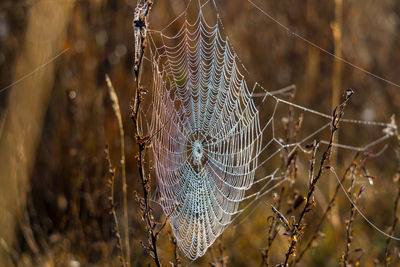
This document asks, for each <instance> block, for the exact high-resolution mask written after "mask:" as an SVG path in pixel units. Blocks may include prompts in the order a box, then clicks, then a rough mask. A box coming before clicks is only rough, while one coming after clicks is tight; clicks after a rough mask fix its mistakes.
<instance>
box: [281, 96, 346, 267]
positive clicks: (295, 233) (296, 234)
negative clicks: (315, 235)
mask: <svg viewBox="0 0 400 267" xmlns="http://www.w3.org/2000/svg"><path fill="white" fill-rule="evenodd" d="M352 94H353V92H352V91H350V90H349V91H346V94H345V100H344V102H343V103H342V104H341V105H339V106H337V107H336V108H335V109H334V111H333V115H332V125H331V135H330V139H329V143H328V147H327V148H326V150H325V152H324V153H323V155H322V158H321V162H320V165H319V169H318V172H317V174H316V175H315V176H314V175H313V173H314V166H315V155H316V151H317V149H318V142H315V143H314V147H313V159H312V162H311V166H310V185H309V190H308V193H307V197H306V203H305V205H304V208H303V210H302V211H301V213H300V216H299V218H298V220H297V222H296V224H294V225H293V227H292V229H291V233H290V245H289V249H288V251H287V252H286V254H285V261H284V264H283V266H285V267H286V266H289V260H290V257H291V256H292V255H293V254H295V251H296V245H297V242H298V241H299V238H300V237H301V234H302V232H303V228H304V226H303V225H302V220H303V218H304V216H305V215H306V213H308V212H310V211H311V209H312V205H313V204H314V197H313V195H314V191H315V187H316V184H317V182H318V181H319V179H320V178H321V176H322V173H323V170H324V167H325V164H326V162H327V161H328V160H329V158H330V155H331V151H332V146H333V141H334V138H335V133H336V131H337V130H338V129H339V123H340V120H341V119H342V117H343V112H344V108H345V106H346V104H347V102H348V101H349V99H350V97H351V95H352Z"/></svg>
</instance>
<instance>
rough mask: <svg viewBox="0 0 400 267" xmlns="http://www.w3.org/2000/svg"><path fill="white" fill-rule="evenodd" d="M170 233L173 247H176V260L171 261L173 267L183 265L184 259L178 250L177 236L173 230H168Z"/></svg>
mask: <svg viewBox="0 0 400 267" xmlns="http://www.w3.org/2000/svg"><path fill="white" fill-rule="evenodd" d="M168 235H169V240H170V241H171V243H172V245H173V247H174V260H175V262H174V263H172V262H170V263H171V266H172V267H182V261H181V257H180V256H179V252H178V243H177V242H176V238H175V236H174V235H173V234H172V232H171V231H168Z"/></svg>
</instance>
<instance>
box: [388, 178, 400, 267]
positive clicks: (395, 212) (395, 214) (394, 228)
mask: <svg viewBox="0 0 400 267" xmlns="http://www.w3.org/2000/svg"><path fill="white" fill-rule="evenodd" d="M397 183H399V181H397ZM399 185H400V183H399ZM399 200H400V186H399V189H398V191H397V196H396V199H395V200H394V208H393V214H394V215H393V223H392V227H391V229H390V232H389V234H390V235H393V233H394V231H395V230H396V226H397V223H398V221H399V218H398V216H397V210H398V206H399ZM391 240H392V239H391V238H388V239H387V240H386V248H385V266H389V265H390V250H389V246H390V241H391Z"/></svg>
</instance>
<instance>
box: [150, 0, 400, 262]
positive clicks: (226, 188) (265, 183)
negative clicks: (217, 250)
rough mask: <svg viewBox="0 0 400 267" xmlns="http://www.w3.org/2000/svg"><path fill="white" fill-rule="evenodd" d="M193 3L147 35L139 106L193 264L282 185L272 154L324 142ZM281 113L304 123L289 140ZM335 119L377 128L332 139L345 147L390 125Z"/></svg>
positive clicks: (321, 119)
mask: <svg viewBox="0 0 400 267" xmlns="http://www.w3.org/2000/svg"><path fill="white" fill-rule="evenodd" d="M195 2H196V1H193V3H192V5H195V6H196V7H195V8H196V9H197V14H196V15H195V16H193V13H191V12H189V11H188V10H189V6H190V5H189V4H188V6H187V7H186V9H185V11H184V12H183V13H181V14H180V15H179V16H178V17H177V18H176V19H175V20H174V21H172V22H171V23H170V24H168V25H167V26H166V27H165V28H164V29H161V30H149V31H148V45H149V48H150V49H149V51H150V52H149V55H148V56H147V57H146V59H147V60H148V61H149V62H150V63H151V67H152V73H153V76H152V82H153V85H152V87H151V93H150V94H151V95H152V104H151V105H149V107H148V109H146V110H145V116H148V117H149V118H151V119H149V120H150V121H151V122H150V126H149V129H150V136H151V138H152V140H151V143H152V149H153V163H154V170H155V175H156V177H157V187H158V188H157V190H158V193H159V196H160V197H159V203H160V205H161V206H162V208H163V210H164V212H165V214H166V216H167V217H168V220H169V223H170V225H171V227H172V230H173V232H174V235H175V237H176V239H177V244H178V246H179V248H180V249H181V250H182V251H183V252H184V254H185V255H186V256H187V257H188V258H190V259H192V260H194V259H196V258H198V257H201V256H203V255H204V254H205V252H206V250H207V248H208V247H210V246H211V245H212V244H213V242H214V241H215V240H216V238H217V237H218V236H220V235H221V234H222V232H223V231H224V230H225V229H226V228H227V227H228V226H229V225H230V224H231V223H232V222H233V221H235V220H236V219H237V218H238V216H239V215H240V214H242V213H243V212H244V211H245V210H246V209H247V207H250V206H251V205H253V204H254V203H255V202H256V201H258V200H259V199H260V198H261V197H262V196H264V195H266V194H268V193H269V192H271V190H273V189H274V188H275V187H277V186H278V185H280V184H281V183H283V182H285V181H287V178H285V176H284V175H283V174H282V172H281V168H280V167H281V166H280V165H281V164H280V162H281V161H280V155H281V152H282V151H285V152H286V153H287V154H288V155H291V154H293V153H294V152H295V151H300V152H302V153H309V151H308V149H307V148H306V145H307V144H309V143H311V142H312V141H313V140H314V139H317V138H318V139H320V140H321V142H322V143H324V142H325V143H326V141H324V140H326V139H327V137H328V135H327V133H329V131H330V125H331V120H332V117H331V115H328V114H325V113H322V112H318V111H315V110H312V109H309V108H306V107H303V106H300V105H297V104H295V103H293V101H292V100H290V99H288V98H287V95H288V94H289V93H290V92H291V91H292V90H293V86H289V87H287V88H284V89H282V90H275V91H270V90H266V89H265V88H264V87H262V86H261V83H258V82H250V79H251V75H250V74H248V73H247V71H246V69H245V68H244V66H243V65H242V63H241V61H240V60H239V57H238V55H237V53H236V52H235V50H234V48H233V47H232V45H231V44H230V42H229V39H228V37H227V36H226V34H225V33H224V27H223V24H222V20H221V19H220V15H219V13H218V10H217V7H216V6H215V4H214V2H212V1H205V2H204V1H202V2H197V3H195ZM206 8H208V9H210V8H211V9H212V10H213V11H214V14H213V15H212V16H209V15H208V14H207V13H206V12H205V11H204V10H205V9H206ZM177 24H179V26H176V25H177ZM171 28H172V29H171ZM171 32H175V33H171ZM272 71H273V70H272ZM288 109H290V110H291V112H294V113H296V118H298V120H299V121H298V123H297V124H298V125H302V124H305V123H309V125H310V126H309V127H308V129H311V130H308V132H307V131H305V132H303V131H301V130H299V133H298V134H297V136H296V139H295V140H288V139H285V135H284V130H283V128H284V127H282V125H285V123H286V122H285V120H287V117H284V116H283V115H281V114H282V112H285V111H287V110H288ZM150 114H151V115H150ZM278 114H279V115H278ZM343 122H344V123H346V125H350V126H351V127H357V128H363V127H367V128H370V127H373V128H377V129H378V130H377V132H378V133H379V135H374V136H372V137H371V138H370V140H369V142H368V143H356V142H355V144H345V143H343V144H342V143H338V144H334V145H335V146H336V147H337V148H342V149H345V150H351V151H364V150H367V149H370V148H372V147H374V146H376V145H382V144H384V143H385V141H386V140H387V139H388V138H390V136H391V135H392V132H391V129H393V127H395V126H394V125H392V124H390V123H385V122H369V121H361V120H351V119H344V120H343ZM346 125H345V126H344V128H346ZM382 146H383V145H382Z"/></svg>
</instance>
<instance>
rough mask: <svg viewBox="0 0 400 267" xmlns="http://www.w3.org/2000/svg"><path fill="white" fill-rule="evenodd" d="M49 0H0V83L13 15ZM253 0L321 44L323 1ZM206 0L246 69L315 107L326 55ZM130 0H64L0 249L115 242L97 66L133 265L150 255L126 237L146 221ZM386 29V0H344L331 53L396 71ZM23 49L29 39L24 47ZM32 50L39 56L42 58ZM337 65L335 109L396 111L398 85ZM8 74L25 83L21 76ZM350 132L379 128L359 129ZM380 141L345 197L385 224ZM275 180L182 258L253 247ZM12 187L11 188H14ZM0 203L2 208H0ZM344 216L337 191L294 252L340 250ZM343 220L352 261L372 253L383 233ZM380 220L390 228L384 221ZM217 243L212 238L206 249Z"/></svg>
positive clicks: (344, 161) (317, 259)
mask: <svg viewBox="0 0 400 267" xmlns="http://www.w3.org/2000/svg"><path fill="white" fill-rule="evenodd" d="M58 1H59V0H54V1H47V0H39V1H27V0H3V1H1V3H0V89H1V88H4V87H6V86H7V85H9V84H11V83H12V82H13V81H15V80H16V79H17V78H18V77H14V73H15V71H16V62H17V61H18V58H20V57H21V51H23V49H24V47H25V45H26V43H25V42H26V40H27V39H26V38H25V34H26V30H27V28H28V26H29V25H27V24H28V19H27V18H28V16H29V13H30V11H31V9H32V8H33V7H34V6H35V5H48V6H49V12H52V10H51V8H53V9H54V10H53V12H57V8H56V7H55V6H56V5H57V4H56V3H57V2H58ZM50 2H51V4H50ZM185 2H187V1H183V0H168V1H161V0H159V1H155V5H154V7H153V10H152V14H151V16H150V27H151V28H154V29H160V28H163V26H165V25H167V24H168V22H169V21H171V20H172V19H174V18H175V17H176V16H177V15H178V14H179V13H180V12H182V11H183V9H184V8H185V5H186V3H185ZM258 2H259V3H258ZM258 2H257V3H258V4H259V5H260V6H261V7H262V8H263V9H265V10H268V12H269V13H271V14H272V15H273V16H274V17H276V18H277V19H279V20H280V21H281V22H283V23H284V24H286V25H288V26H290V28H291V29H293V30H295V31H296V32H299V33H302V34H303V35H304V36H305V37H306V38H307V39H309V40H311V41H313V42H315V43H317V44H318V45H320V46H321V47H323V48H324V49H326V50H328V51H330V52H333V51H334V41H333V35H332V28H331V25H332V22H333V21H334V19H335V17H334V9H335V1H333V0H331V1H318V0H306V1H289V0H280V1H258ZM217 3H218V5H219V8H220V13H221V16H222V19H223V22H224V25H225V32H226V34H227V35H228V36H229V39H230V41H231V43H232V45H233V46H234V47H235V50H236V52H237V54H238V55H239V57H240V59H241V61H242V62H243V64H244V65H245V66H246V68H247V69H248V71H249V73H250V74H251V76H252V78H253V79H254V80H257V81H261V82H262V84H263V86H264V87H265V88H268V89H270V90H275V89H279V88H282V87H285V86H287V85H290V84H295V85H296V87H297V90H296V97H295V102H296V103H299V104H301V105H303V106H306V107H309V108H312V109H315V110H321V111H323V112H325V113H330V112H331V106H332V104H331V103H332V99H331V95H332V79H333V76H332V73H333V64H334V59H333V58H332V57H331V56H329V55H327V54H325V53H321V51H320V50H318V49H316V48H315V47H312V46H310V45H307V44H306V43H305V42H302V41H301V40H299V39H297V38H295V37H293V36H292V35H290V34H288V33H287V32H285V31H283V30H282V28H280V27H279V26H277V24H276V23H274V22H272V21H271V20H268V19H267V18H266V17H265V16H263V15H262V14H261V13H260V12H258V11H257V10H256V9H254V7H252V6H251V5H250V4H249V2H248V1H246V0H240V1H222V0H217ZM135 6H136V2H135V1H127V0H123V1H122V0H121V1H120V0H114V1H105V0H77V1H73V4H71V10H69V18H68V25H67V37H66V39H65V40H63V42H62V45H61V46H60V47H59V50H56V51H53V53H52V54H54V55H55V54H57V53H58V52H59V51H61V50H63V49H64V48H69V50H68V51H67V53H66V54H64V55H63V56H62V57H60V58H58V59H57V60H56V61H55V62H54V67H55V70H54V85H53V88H52V92H51V97H50V100H49V103H48V106H44V107H43V108H44V110H46V115H45V118H44V125H43V128H42V129H40V131H41V136H40V140H39V145H38V148H37V151H36V153H35V154H34V155H33V162H34V164H33V166H32V168H31V169H32V170H31V173H30V175H29V177H30V179H29V181H28V182H27V185H26V186H25V185H24V186H25V187H26V188H28V190H27V196H26V205H25V208H24V210H23V211H22V212H21V215H19V216H18V219H17V220H16V225H15V228H16V239H15V242H14V244H12V245H10V246H8V245H7V244H6V245H5V244H2V245H1V246H0V250H1V249H3V250H4V249H5V247H6V248H7V251H8V254H9V259H10V261H8V262H12V263H13V264H15V265H19V266H88V265H91V266H119V264H120V262H119V258H118V255H119V250H118V249H117V247H116V239H115V235H114V233H113V231H112V229H113V221H112V218H111V216H110V215H109V201H108V197H109V189H108V188H107V180H108V178H109V172H108V163H107V161H106V160H105V155H104V151H103V150H104V147H105V145H106V144H108V145H109V147H110V151H111V161H112V163H113V165H114V166H115V167H117V173H116V207H115V208H116V211H117V215H118V216H121V217H122V197H121V195H122V194H121V192H122V190H121V186H120V184H121V180H120V169H119V166H120V164H119V155H120V151H119V149H120V147H119V130H118V125H117V122H116V120H115V117H114V113H113V110H112V107H111V101H110V99H109V96H108V93H107V89H106V84H105V79H104V77H105V74H106V73H107V74H109V75H110V77H111V80H112V81H113V84H114V87H115V88H116V90H117V94H118V96H119V101H120V107H121V112H122V117H123V122H124V127H125V139H126V140H125V141H126V143H125V147H126V155H127V163H126V164H127V177H128V193H129V198H128V207H129V220H130V228H129V229H130V240H131V249H132V253H131V254H132V257H133V259H132V264H133V266H145V265H147V264H148V263H152V261H151V258H150V256H149V255H148V254H147V253H146V251H145V250H144V249H143V247H142V246H141V244H140V241H142V240H146V235H145V232H144V229H143V223H142V221H141V215H140V211H139V205H138V203H137V201H136V198H135V194H136V193H135V191H137V192H138V194H139V195H140V194H141V193H142V192H141V190H142V189H141V186H140V184H139V182H138V181H139V180H138V173H137V161H136V159H135V155H136V153H137V151H136V148H137V146H136V141H135V136H134V132H133V125H132V122H131V120H130V118H129V102H130V100H131V99H132V98H133V93H134V89H135V88H134V76H133V74H132V66H133V52H134V47H133V44H134V41H133V30H132V19H133V10H134V7H135ZM399 29H400V2H399V1H396V0H380V1H373V0H362V1H361V0H352V1H351V0H344V4H343V37H342V42H343V57H344V58H346V59H348V60H349V61H351V62H353V63H355V64H356V65H358V66H360V67H362V68H364V69H368V70H370V71H372V72H373V73H376V74H377V75H380V76H383V77H385V78H387V79H388V80H391V81H394V82H396V83H400V80H399V75H398V74H399V73H400V64H399V62H400V49H399V47H400V35H399V34H398V33H399ZM43 31H44V33H43V35H39V36H37V41H38V42H39V43H40V42H43V43H44V44H45V43H46V41H47V40H46V36H47V35H46V32H45V31H46V27H43ZM35 51H36V50H35V49H32V51H31V52H32V53H35ZM46 60H48V59H47V58H43V62H45V61H46ZM342 75H343V77H342V83H341V88H343V89H345V88H353V89H354V90H355V92H356V94H355V96H354V97H353V98H352V99H351V104H349V105H348V107H347V108H346V111H345V114H346V116H348V117H353V118H354V117H355V118H361V119H364V120H377V121H387V122H389V120H390V116H391V115H392V114H396V115H397V116H400V114H399V110H400V88H397V87H395V86H392V85H390V84H388V83H385V82H383V81H381V80H378V79H375V78H373V77H371V76H368V75H366V74H365V73H362V72H360V71H358V70H356V69H355V68H353V67H351V66H349V65H343V72H342ZM144 76H146V74H144ZM143 80H144V81H143V85H144V86H146V87H148V89H151V87H150V85H151V84H150V83H145V81H151V78H150V77H144V79H143ZM22 82H23V83H26V84H28V85H29V83H30V78H27V79H25V80H24V81H22ZM30 85H31V90H32V91H35V90H37V88H36V87H35V84H30ZM14 88H15V87H11V88H9V89H7V90H5V91H4V92H0V136H1V134H2V125H3V123H2V122H3V121H4V120H5V118H6V116H7V110H8V109H9V107H8V105H9V103H11V102H10V101H9V97H10V95H11V94H10V92H11V91H12V90H14ZM20 108H21V109H23V108H24V107H23V106H22V107H20ZM263 112H264V113H266V112H267V109H265V110H260V113H261V114H263ZM344 127H345V126H344ZM352 129H353V130H352V131H343V132H340V135H339V138H340V140H343V143H347V144H356V145H359V144H362V143H363V140H360V138H362V137H359V136H361V135H360V132H359V131H360V130H359V129H357V127H353V128H352ZM367 131H368V130H367ZM363 134H364V135H363V136H368V135H369V134H370V135H376V136H379V133H377V132H372V130H371V133H369V132H363ZM389 144H390V146H389V147H388V148H387V149H386V150H385V151H384V153H383V154H382V155H378V156H377V157H374V158H371V159H368V161H367V163H366V167H367V168H368V171H369V173H371V175H373V176H377V178H376V179H375V180H374V185H373V186H367V189H366V192H365V193H364V194H363V195H362V197H361V199H360V200H359V201H358V204H359V207H360V208H361V209H362V210H363V211H364V212H365V214H366V215H367V217H368V218H370V219H371V220H372V221H374V223H376V224H377V225H378V226H380V227H381V228H382V229H383V230H384V231H386V232H388V231H390V226H391V225H392V222H393V216H394V212H393V206H394V199H395V197H396V194H397V191H398V188H399V184H398V183H399V182H397V183H396V182H394V181H393V179H392V177H394V176H395V172H396V171H398V168H399V161H398V160H396V152H395V150H396V146H397V144H396V142H395V141H394V140H393V142H390V143H389ZM0 149H3V148H2V147H0ZM375 152H377V151H372V153H375ZM353 154H354V153H353ZM353 154H352V153H351V152H346V154H344V153H343V154H342V153H340V152H339V153H338V164H339V166H341V168H340V169H338V170H337V172H338V174H339V175H340V176H341V175H342V174H343V173H344V170H345V168H346V167H347V166H348V165H349V164H350V163H351V160H352V158H353V157H354V155H353ZM397 156H398V155H397ZM307 159H308V158H305V160H303V163H299V170H298V177H299V178H298V180H297V182H296V183H295V184H294V185H293V188H292V190H293V191H292V192H293V193H294V192H296V193H297V194H298V195H300V196H304V195H305V194H306V193H307V190H308V187H307V179H308V174H307V170H308V165H307V164H308V163H307ZM149 165H151V162H149ZM1 175H2V170H0V176H1ZM2 179H5V181H6V179H7V177H2ZM331 179H334V178H333V177H332V175H324V176H323V177H322V179H321V181H320V187H319V188H318V190H317V192H316V206H315V207H314V208H313V211H312V213H310V214H308V216H307V218H306V219H305V222H306V224H307V228H306V229H305V233H306V234H305V236H304V240H305V241H306V240H307V238H309V237H310V236H311V235H312V234H313V232H312V229H313V227H315V224H316V223H317V221H318V220H319V218H320V217H321V215H322V213H323V210H324V209H325V208H326V205H327V203H328V202H329V200H330V193H332V191H330V190H331V189H329V186H328V184H329V180H331ZM333 184H334V185H335V183H333ZM360 184H368V179H359V180H357V186H358V187H359V186H360ZM153 188H154V185H153ZM4 190H7V188H1V189H0V193H2V192H4ZM275 193H277V194H280V191H279V190H276V192H273V193H271V194H270V195H268V196H266V197H265V198H263V199H262V200H260V203H261V204H260V205H259V206H258V208H256V209H255V210H254V212H253V213H251V214H250V215H249V216H248V217H247V218H246V219H245V220H244V221H243V222H242V223H240V224H239V225H237V226H235V227H230V228H229V229H227V231H226V232H225V233H224V234H223V236H222V238H220V241H217V244H215V245H214V246H213V247H212V248H211V251H210V252H208V253H207V254H206V256H204V257H203V258H201V259H199V260H198V261H196V262H194V263H193V264H192V265H194V266H197V265H198V266H207V264H208V263H209V262H210V261H212V260H213V258H214V257H218V255H219V253H221V251H222V253H223V256H226V259H227V260H228V266H257V265H259V264H260V263H261V252H260V248H264V247H265V246H266V244H267V235H268V223H267V218H268V217H269V216H271V215H273V213H272V211H271V210H270V208H269V206H268V205H266V204H265V203H266V202H267V203H274V201H275V200H274V198H273V197H274V195H275ZM19 197H21V196H18V195H16V196H15V199H18V198H19ZM293 199H295V197H294V196H290V197H288V199H284V200H283V203H287V202H288V201H289V202H290V201H292V200H293ZM153 207H154V209H155V214H157V216H160V218H157V220H158V219H159V220H160V221H163V220H164V219H165V218H164V216H163V215H162V214H161V211H160V210H159V207H158V206H157V205H156V204H154V205H153ZM0 216H5V215H3V213H1V212H0ZM349 216H350V204H349V203H348V202H347V200H346V198H345V196H344V195H343V194H342V193H339V195H338V198H337V204H336V207H335V209H334V210H333V213H332V215H331V216H328V219H327V221H326V223H325V224H324V226H323V228H322V232H323V236H324V237H323V238H319V239H318V240H317V241H316V242H315V243H314V244H313V246H312V248H311V249H310V250H309V251H308V252H307V253H306V254H305V256H304V257H303V260H302V262H301V263H300V264H301V266H336V265H337V263H338V262H340V257H341V256H342V255H343V253H344V251H345V246H346V228H345V227H346V226H345V222H346V220H347V219H348V218H349ZM120 221H121V220H120ZM0 227H2V226H1V225H0ZM167 228H168V226H167V227H166V229H165V230H164V231H163V232H162V234H161V235H160V239H159V242H158V244H159V250H160V257H161V260H162V261H163V264H164V265H165V266H166V265H168V262H169V261H172V260H173V246H172V244H171V242H170V241H169V238H168V233H167ZM307 230H308V231H307ZM353 230H354V232H353V240H352V249H357V248H362V252H359V251H358V252H356V253H355V254H354V255H352V257H353V259H357V258H358V256H359V255H360V254H363V256H362V257H361V259H360V263H361V265H363V266H374V264H378V265H384V262H385V247H386V237H384V236H383V235H380V234H378V233H377V232H376V231H375V230H374V229H373V228H372V227H370V226H368V225H367V224H366V223H365V221H363V220H362V219H361V217H360V216H356V219H355V221H354V223H353ZM283 233H284V231H283V228H282V229H281V231H279V233H278V235H277V240H276V241H275V243H274V245H273V249H272V251H271V265H275V264H277V263H280V262H282V260H283V258H284V255H285V253H286V251H287V249H288V238H287V236H285V235H283ZM394 234H395V235H397V236H398V235H400V234H399V233H398V232H397V234H396V231H395V232H394ZM0 238H2V237H1V236H0ZM144 242H146V241H144ZM220 247H222V248H223V249H222V250H220ZM398 247H399V243H398V242H396V241H392V242H391V246H390V250H391V262H392V266H396V264H399V260H398ZM300 248H301V246H300ZM184 262H185V263H188V262H187V261H185V260H184ZM1 264H2V263H0V265H1ZM79 264H80V265H79ZM353 264H354V265H355V262H354V263H353Z"/></svg>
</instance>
